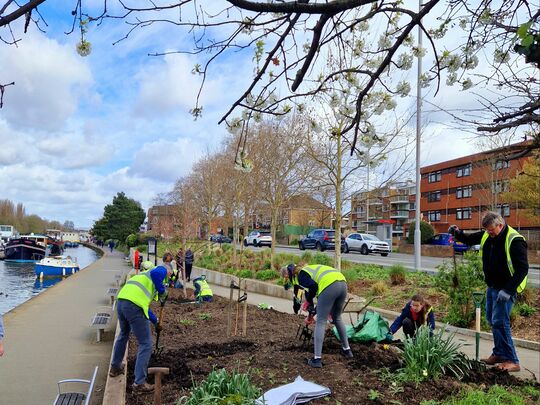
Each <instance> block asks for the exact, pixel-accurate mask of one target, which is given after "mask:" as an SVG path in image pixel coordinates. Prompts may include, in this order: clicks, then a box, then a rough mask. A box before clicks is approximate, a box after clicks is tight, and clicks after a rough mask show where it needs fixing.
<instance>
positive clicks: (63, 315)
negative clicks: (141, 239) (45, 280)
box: [0, 249, 126, 405]
mask: <svg viewBox="0 0 540 405" xmlns="http://www.w3.org/2000/svg"><path fill="white" fill-rule="evenodd" d="M125 269H126V264H125V263H124V260H123V254H121V253H120V252H116V251H115V252H113V253H109V252H108V249H107V253H106V254H105V256H103V257H102V258H101V259H100V260H98V261H97V262H95V263H93V264H91V265H90V266H88V267H86V268H85V269H83V270H81V271H80V272H79V273H76V274H74V275H72V276H70V277H68V278H66V279H65V280H63V281H62V282H60V283H58V284H56V285H54V286H53V287H51V288H49V289H48V290H46V291H44V292H43V293H41V294H40V295H38V296H36V297H34V298H32V299H31V300H29V301H27V302H25V303H23V304H22V305H20V306H18V307H17V308H15V309H13V310H12V311H10V312H8V313H7V314H5V315H4V323H5V329H6V337H5V354H4V356H3V357H2V358H0V403H2V404H9V405H15V404H24V405H34V404H35V405H43V404H50V403H52V401H53V400H54V398H55V397H56V394H57V384H56V383H57V382H58V381H59V380H62V379H66V378H90V377H91V375H92V372H93V370H94V367H95V366H99V372H98V376H97V384H96V386H95V389H94V395H95V396H94V397H93V400H92V402H91V403H92V404H93V405H97V404H101V400H102V396H103V387H104V386H105V381H106V374H107V371H108V364H109V360H110V356H111V351H112V344H113V336H114V334H112V333H106V334H105V337H104V340H103V341H101V342H100V343H97V342H96V331H95V330H94V329H92V328H90V327H89V324H90V321H91V318H92V316H93V314H94V313H95V310H96V307H98V306H100V305H108V304H110V298H108V297H107V295H106V292H107V289H108V288H109V287H112V286H113V284H114V282H115V279H114V275H115V273H117V272H118V271H121V270H125Z"/></svg>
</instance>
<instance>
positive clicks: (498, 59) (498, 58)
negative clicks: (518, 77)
mask: <svg viewBox="0 0 540 405" xmlns="http://www.w3.org/2000/svg"><path fill="white" fill-rule="evenodd" d="M493 59H494V60H495V63H506V62H508V61H509V60H510V53H509V52H508V51H503V50H501V49H495V52H494V54H493Z"/></svg>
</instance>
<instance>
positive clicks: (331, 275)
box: [292, 264, 346, 297]
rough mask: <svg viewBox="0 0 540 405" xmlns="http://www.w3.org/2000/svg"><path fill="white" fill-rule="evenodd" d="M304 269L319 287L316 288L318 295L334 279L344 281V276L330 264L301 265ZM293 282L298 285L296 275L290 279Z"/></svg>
mask: <svg viewBox="0 0 540 405" xmlns="http://www.w3.org/2000/svg"><path fill="white" fill-rule="evenodd" d="M300 271H305V272H306V273H307V274H309V276H310V277H311V278H312V279H313V281H315V282H316V283H317V285H318V286H319V288H318V289H317V294H316V296H317V297H318V296H319V294H320V293H322V292H323V291H324V289H325V288H326V287H328V286H329V285H330V284H332V283H333V282H335V281H346V279H345V276H344V275H343V274H341V272H340V271H339V270H337V269H334V268H333V267H331V266H323V265H322V264H321V265H318V264H310V265H308V266H304V267H302V270H300ZM292 281H293V284H296V285H300V284H299V283H298V276H294V279H293V280H292Z"/></svg>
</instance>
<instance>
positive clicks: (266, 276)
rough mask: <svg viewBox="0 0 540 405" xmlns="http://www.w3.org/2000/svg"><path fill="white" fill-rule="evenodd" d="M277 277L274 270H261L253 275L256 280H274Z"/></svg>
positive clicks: (278, 275) (277, 273) (277, 274)
mask: <svg viewBox="0 0 540 405" xmlns="http://www.w3.org/2000/svg"><path fill="white" fill-rule="evenodd" d="M279 277H280V274H279V272H277V271H275V270H261V271H258V272H257V273H256V274H255V278H256V279H257V280H274V279H276V278H279Z"/></svg>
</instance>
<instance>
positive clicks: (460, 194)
mask: <svg viewBox="0 0 540 405" xmlns="http://www.w3.org/2000/svg"><path fill="white" fill-rule="evenodd" d="M471 196H472V186H465V187H458V188H457V189H456V198H468V197H471Z"/></svg>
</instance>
